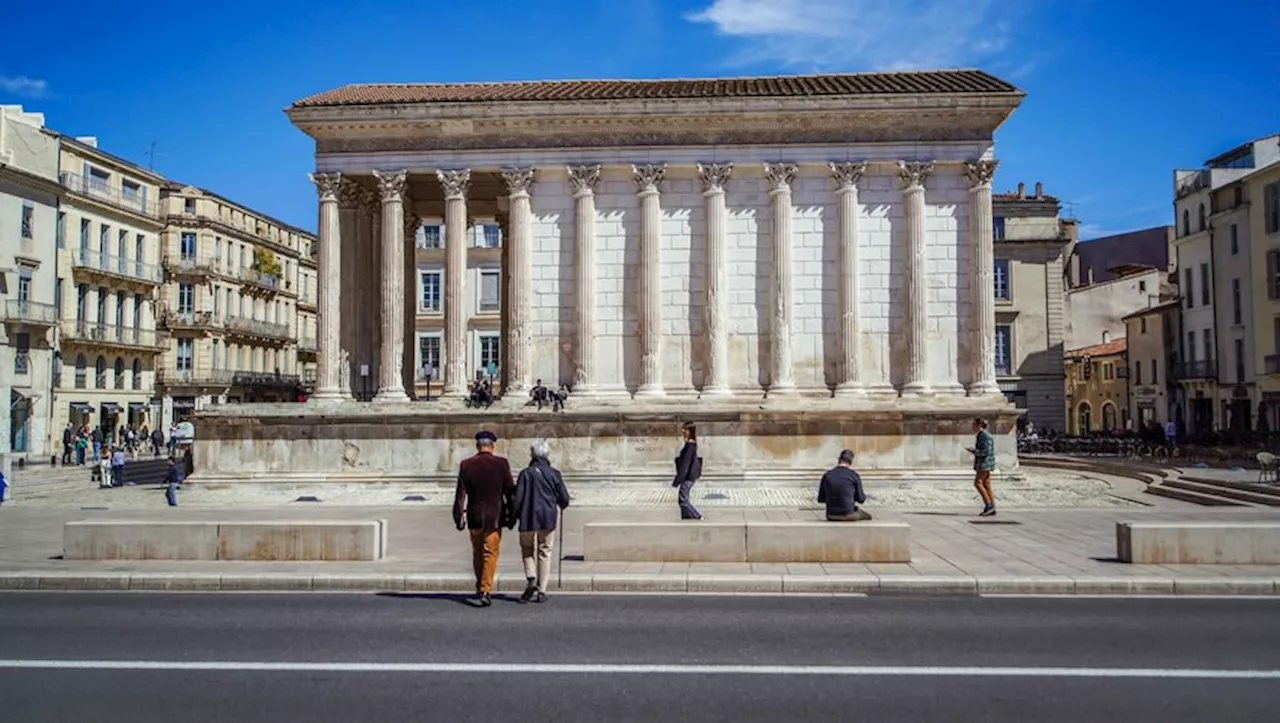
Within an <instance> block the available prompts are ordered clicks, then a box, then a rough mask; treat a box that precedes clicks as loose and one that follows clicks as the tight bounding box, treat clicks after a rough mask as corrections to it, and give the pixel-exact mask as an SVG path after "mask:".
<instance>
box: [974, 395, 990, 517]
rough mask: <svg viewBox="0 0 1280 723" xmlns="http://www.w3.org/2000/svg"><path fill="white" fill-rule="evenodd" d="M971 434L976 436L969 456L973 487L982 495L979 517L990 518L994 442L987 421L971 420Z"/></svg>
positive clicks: (980, 419)
mask: <svg viewBox="0 0 1280 723" xmlns="http://www.w3.org/2000/svg"><path fill="white" fill-rule="evenodd" d="M973 432H974V434H976V435H977V438H976V439H975V440H974V443H973V446H972V447H970V448H969V450H968V451H969V454H972V455H973V471H974V477H973V486H974V487H976V488H977V489H978V494H980V495H982V512H981V513H979V515H980V516H981V517H992V516H994V515H995V513H996V498H995V495H994V494H992V492H991V471H992V470H994V469H995V468H996V440H995V438H994V437H992V436H991V433H990V432H988V431H987V420H985V419H982V418H981V417H979V418H977V419H975V420H973Z"/></svg>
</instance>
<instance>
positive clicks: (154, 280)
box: [71, 249, 164, 284]
mask: <svg viewBox="0 0 1280 723" xmlns="http://www.w3.org/2000/svg"><path fill="white" fill-rule="evenodd" d="M71 258H72V262H71V263H72V266H74V267H76V268H80V269H89V270H93V271H101V272H103V273H106V274H114V275H116V276H123V277H125V278H129V279H137V280H138V281H145V282H147V283H148V284H160V283H163V282H164V269H163V268H162V267H160V266H156V265H155V264H148V263H146V262H144V261H137V260H130V259H127V258H125V257H123V256H114V255H112V254H104V253H102V252H101V251H92V250H90V249H76V250H75V251H74V252H72V254H71Z"/></svg>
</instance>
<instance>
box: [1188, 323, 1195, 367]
mask: <svg viewBox="0 0 1280 723" xmlns="http://www.w3.org/2000/svg"><path fill="white" fill-rule="evenodd" d="M1187 363H1188V364H1195V363H1196V333H1195V331H1194V330H1193V331H1188V332H1187Z"/></svg>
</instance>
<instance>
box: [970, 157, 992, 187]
mask: <svg viewBox="0 0 1280 723" xmlns="http://www.w3.org/2000/svg"><path fill="white" fill-rule="evenodd" d="M998 165H1000V161H968V162H966V163H965V164H964V176H965V178H968V179H969V187H970V188H977V187H979V186H990V185H991V179H992V178H993V177H995V175H996V166H998Z"/></svg>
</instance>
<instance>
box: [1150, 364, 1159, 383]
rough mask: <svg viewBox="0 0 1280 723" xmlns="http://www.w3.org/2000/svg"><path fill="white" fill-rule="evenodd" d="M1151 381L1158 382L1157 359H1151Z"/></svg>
mask: <svg viewBox="0 0 1280 723" xmlns="http://www.w3.org/2000/svg"><path fill="white" fill-rule="evenodd" d="M1151 383H1152V384H1159V383H1160V361H1159V360H1158V359H1152V360H1151Z"/></svg>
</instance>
